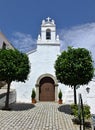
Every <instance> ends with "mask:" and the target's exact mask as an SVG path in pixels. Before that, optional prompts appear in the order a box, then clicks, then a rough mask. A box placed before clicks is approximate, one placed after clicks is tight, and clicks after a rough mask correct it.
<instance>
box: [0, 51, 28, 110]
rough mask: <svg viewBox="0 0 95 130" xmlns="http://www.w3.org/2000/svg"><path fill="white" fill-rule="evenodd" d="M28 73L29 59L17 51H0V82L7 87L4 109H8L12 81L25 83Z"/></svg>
mask: <svg viewBox="0 0 95 130" xmlns="http://www.w3.org/2000/svg"><path fill="white" fill-rule="evenodd" d="M29 71H30V65H29V59H28V57H27V55H26V54H24V53H21V52H19V51H18V50H12V49H9V50H6V49H1V50H0V81H5V82H6V83H7V85H8V87H7V95H6V102H5V109H9V92H10V85H11V82H12V81H21V82H25V80H26V79H27V76H28V74H29Z"/></svg>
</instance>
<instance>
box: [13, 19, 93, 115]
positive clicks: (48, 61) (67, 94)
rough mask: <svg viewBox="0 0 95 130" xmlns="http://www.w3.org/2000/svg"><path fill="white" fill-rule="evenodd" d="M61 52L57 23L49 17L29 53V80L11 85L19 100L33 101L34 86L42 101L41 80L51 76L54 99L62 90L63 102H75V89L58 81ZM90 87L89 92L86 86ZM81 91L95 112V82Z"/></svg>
mask: <svg viewBox="0 0 95 130" xmlns="http://www.w3.org/2000/svg"><path fill="white" fill-rule="evenodd" d="M58 54H60V40H59V36H58V35H57V34H56V25H55V22H54V20H51V19H50V18H47V19H46V20H43V21H42V24H41V34H39V35H38V39H37V49H36V50H33V51H31V52H29V53H28V57H29V60H30V64H31V71H30V74H29V77H28V80H27V81H26V82H25V83H20V82H19V83H17V82H14V83H12V85H11V87H12V88H15V89H16V92H17V101H18V102H31V92H32V88H35V90H36V99H37V101H40V99H41V97H40V91H42V90H41V88H40V87H41V85H40V84H41V81H42V79H44V78H45V77H49V78H50V79H51V80H52V82H53V83H54V98H53V99H54V101H57V100H58V91H59V89H61V90H62V93H63V103H67V104H70V103H72V102H73V89H71V88H69V87H68V86H65V85H63V84H60V83H58V81H57V79H56V76H55V70H54V64H55V60H56V59H57V55H58ZM87 87H89V88H90V91H89V93H88V92H87V91H86V88H87ZM78 93H81V94H82V96H83V101H84V103H85V104H88V105H90V107H91V113H95V102H94V100H95V82H94V81H91V82H90V83H89V84H88V85H85V86H81V87H80V88H79V89H77V95H78Z"/></svg>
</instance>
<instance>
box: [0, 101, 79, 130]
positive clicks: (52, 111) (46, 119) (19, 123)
mask: <svg viewBox="0 0 95 130" xmlns="http://www.w3.org/2000/svg"><path fill="white" fill-rule="evenodd" d="M67 107H68V106H65V105H59V104H58V103H54V102H40V103H36V104H35V105H33V104H26V103H17V104H13V105H11V108H12V110H11V111H2V110H0V130H79V126H77V125H73V123H72V120H71V119H72V116H71V115H70V114H69V113H68V112H69V110H68V109H67ZM63 111H64V112H63Z"/></svg>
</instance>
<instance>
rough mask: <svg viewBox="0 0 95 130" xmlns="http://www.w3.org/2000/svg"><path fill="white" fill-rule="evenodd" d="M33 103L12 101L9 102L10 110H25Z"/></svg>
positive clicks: (30, 107) (32, 106) (32, 105)
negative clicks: (11, 102)
mask: <svg viewBox="0 0 95 130" xmlns="http://www.w3.org/2000/svg"><path fill="white" fill-rule="evenodd" d="M34 107H35V105H34V104H31V103H13V104H10V108H11V111H25V110H29V109H32V108H34Z"/></svg>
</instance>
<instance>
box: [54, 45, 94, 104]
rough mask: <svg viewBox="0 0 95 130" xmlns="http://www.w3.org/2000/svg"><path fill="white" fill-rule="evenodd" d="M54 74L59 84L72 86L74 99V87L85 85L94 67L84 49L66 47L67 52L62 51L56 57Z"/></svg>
mask: <svg viewBox="0 0 95 130" xmlns="http://www.w3.org/2000/svg"><path fill="white" fill-rule="evenodd" d="M55 73H56V77H57V79H58V80H59V81H60V82H61V83H63V84H65V85H70V86H74V97H75V98H76V90H75V89H76V86H77V85H84V84H87V83H88V82H89V81H91V79H92V78H93V75H94V67H93V61H92V56H91V53H90V52H89V51H88V50H87V49H85V48H76V49H75V48H72V47H68V50H67V51H63V52H62V53H61V55H59V56H58V58H57V60H56V62H55ZM74 100H76V99H74ZM75 104H76V101H75Z"/></svg>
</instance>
